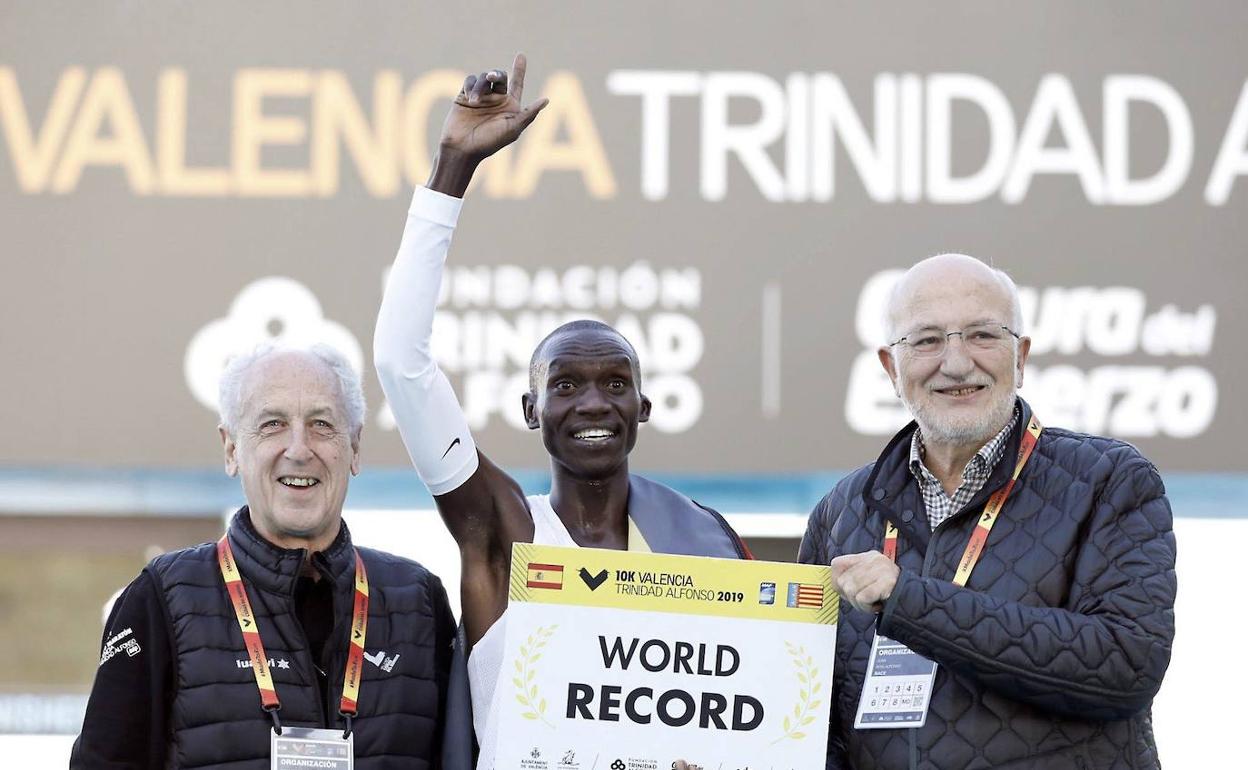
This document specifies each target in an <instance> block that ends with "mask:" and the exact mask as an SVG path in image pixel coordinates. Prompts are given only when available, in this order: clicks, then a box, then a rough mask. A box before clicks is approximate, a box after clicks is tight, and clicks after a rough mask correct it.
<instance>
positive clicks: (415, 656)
mask: <svg viewBox="0 0 1248 770" xmlns="http://www.w3.org/2000/svg"><path fill="white" fill-rule="evenodd" d="M229 536H230V543H231V545H232V546H233V549H234V555H235V558H236V560H237V562H238V568H239V572H241V573H242V575H243V582H244V584H245V585H246V587H247V594H248V597H249V598H250V599H251V603H252V605H253V607H254V611H255V614H256V619H257V625H258V626H259V629H260V635H261V639H262V641H263V642H264V648H265V652H266V653H267V654H268V657H269V659H270V661H271V669H272V675H273V681H274V683H275V686H276V688H277V694H278V697H279V698H281V702H282V708H281V711H280V717H281V721H282V724H283V725H298V726H305V727H335V728H341V727H343V719H342V717H340V716H338V715H337V711H338V708H337V704H338V701H339V698H340V697H341V695H342V683H343V670H344V666H345V665H346V657H347V645H348V640H347V636H348V634H349V632H350V614H351V607H352V601H353V598H354V595H355V593H354V591H355V589H354V579H355V558H354V555H353V554H354V552H353V549H352V545H351V536H350V534H349V533H348V531H347V526H346V524H345V522H344V523H343V525H342V529H341V531H340V532H339V534H338V537H337V539H335V540H334V542H333V544H332V545H331V546H330V547H329V548H328V549H326V550H325V551H324V552H323V553H321V554H316V555H315V556H314V561H315V563H316V566H317V569H318V570H319V571H321V573H322V574H323V575H327V576H329V577H330V578H331V579H332V580H333V581H334V617H335V618H336V622H335V624H334V630H333V632H332V633H331V635H330V637H329V639H328V641H327V642H326V645H325V651H326V658H327V662H328V666H327V668H326V673H327V675H328V681H329V691H328V692H321V691H320V687H319V686H318V684H317V675H316V670H315V668H314V667H313V660H312V655H311V653H310V652H309V649H308V641H307V638H306V636H305V635H304V632H303V628H302V626H301V625H300V624H299V621H298V618H297V616H296V614H295V606H294V590H295V583H296V579H297V578H298V575H299V569H300V565H301V564H302V562H303V558H304V551H303V550H286V549H282V548H278V547H276V546H274V545H272V544H271V543H269V542H268V541H266V540H264V539H263V538H261V537H260V535H259V534H258V533H257V532H256V530H255V528H254V527H253V526H252V523H251V518H250V515H249V514H248V511H247V509H246V508H243V509H242V510H240V511H239V512H238V513H237V514H236V515H235V517H234V520H233V521H232V522H231V524H230V528H229ZM359 550H360V554H361V555H362V557H363V559H364V566H365V568H366V569H367V570H368V583H369V608H368V632H367V639H366V643H365V648H364V649H365V654H366V656H368V657H369V660H366V661H365V662H364V677H363V681H362V683H361V685H360V699H359V714H358V716H357V717H356V719H355V720H354V723H353V726H354V732H355V756H356V765H355V766H356V767H357V768H359V769H360V770H382V768H398V767H403V768H425V767H431V766H433V765H434V764H435V762H434V758H435V757H436V756H437V753H438V750H439V748H440V747H439V742H440V739H441V730H440V725H441V722H442V715H443V709H444V705H445V696H446V675H447V669H448V667H449V665H450V652H451V649H450V645H451V640H452V638H453V636H454V621H453V619H452V616H451V612H450V609H449V607H448V605H447V600H446V591H445V590H444V589H443V588H442V583H441V581H440V580H438V578H437V576H435V575H433V574H431V573H430V572H428V571H426V570H425V569H424V568H423V567H421V566H420V565H419V564H417V563H415V562H413V561H410V560H408V559H402V558H399V557H397V556H393V555H390V554H387V553H383V552H380V551H374V550H372V549H368V548H361V549H359ZM148 571H149V572H150V573H151V574H152V575H153V576H154V577H155V578H156V580H157V583H158V585H159V586H160V590H161V592H162V594H163V596H164V600H165V602H166V604H167V607H168V611H169V619H170V623H171V628H170V629H169V631H170V633H169V638H170V646H171V647H172V650H173V655H174V665H175V667H176V681H177V689H176V692H175V693H174V700H173V713H172V719H171V725H172V735H171V741H172V745H171V747H170V757H171V760H172V764H173V766H174V767H178V768H210V767H226V766H228V767H229V768H230V770H243V768H256V770H267V768H268V767H269V759H268V755H269V733H270V730H271V724H272V723H271V721H270V719H269V716H268V715H267V714H266V713H264V712H263V711H262V710H261V709H260V693H259V691H258V690H257V688H256V680H255V677H254V676H253V674H252V672H251V669H250V668H248V667H247V662H248V661H247V652H246V649H245V648H244V646H243V638H242V633H241V632H240V631H239V629H238V621H237V619H236V618H235V616H234V611H233V608H232V606H231V604H230V601H229V598H228V596H227V594H226V591H225V585H224V582H223V580H222V577H221V571H220V568H219V566H218V564H217V553H216V544H215V543H205V544H203V545H198V546H195V547H193V548H188V549H186V550H183V551H177V552H174V553H169V554H165V555H163V556H160V557H158V558H157V559H156V560H155V561H153V562H152V564H151V565H150V567H149V568H148ZM379 654H380V656H381V657H377V656H378V655H379ZM374 658H376V660H377V661H378V662H377V663H374V662H372V659H374ZM326 704H329V707H328V708H327V707H326ZM327 713H328V714H332V715H333V718H332V720H330V721H329V723H328V724H327V723H326V720H327Z"/></svg>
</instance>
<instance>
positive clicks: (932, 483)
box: [800, 254, 1175, 769]
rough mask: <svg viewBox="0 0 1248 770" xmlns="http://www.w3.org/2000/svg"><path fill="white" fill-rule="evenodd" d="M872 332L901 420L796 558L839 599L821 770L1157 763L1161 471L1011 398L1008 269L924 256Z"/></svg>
mask: <svg viewBox="0 0 1248 770" xmlns="http://www.w3.org/2000/svg"><path fill="white" fill-rule="evenodd" d="M885 325H886V327H887V329H888V339H887V344H885V345H884V346H882V347H881V348H880V349H879V358H880V363H881V364H882V365H883V367H884V370H885V371H886V372H887V373H888V376H889V379H890V380H891V381H892V383H893V388H894V390H895V392H896V394H897V396H898V397H899V398H900V399H901V400H902V403H903V404H904V405H905V406H906V408H907V409H908V410H909V412H910V414H911V415H912V416H913V417H914V422H911V423H910V424H909V425H907V426H906V427H905V428H903V429H902V431H901V432H900V433H898V434H897V435H896V436H895V437H894V438H893V439H892V441H890V442H889V443H888V445H887V446H886V447H885V449H884V451H883V453H882V454H881V455H880V457H879V458H878V459H877V460H876V461H875V462H873V463H870V464H869V465H866V466H864V467H862V468H860V469H858V470H857V471H854V472H852V473H851V474H849V475H848V476H847V477H845V478H844V479H842V480H841V481H840V482H839V483H838V484H837V485H836V487H835V488H834V489H833V490H832V491H831V492H830V493H829V494H828V495H827V497H825V498H824V499H823V500H822V501H821V502H820V503H819V504H818V506H816V508H815V510H814V512H813V513H812V514H811V517H810V522H809V525H808V527H807V530H806V536H805V538H804V539H803V541H802V547H801V553H800V558H801V561H803V562H807V563H819V564H831V566H832V570H833V575H834V579H835V581H836V585H837V590H838V591H839V592H840V593H841V595H842V596H843V597H844V598H845V600H846V601H845V603H844V604H842V607H843V614H842V616H841V620H840V625H839V628H838V632H837V653H836V668H835V674H834V677H835V682H834V687H833V695H832V697H833V704H832V716H831V725H830V731H829V736H830V737H829V747H828V767H829V768H842V767H853V768H859V769H863V768H876V767H879V768H901V767H911V768H918V767H924V768H1005V767H1009V768H1031V767H1035V768H1066V767H1077V768H1118V767H1122V768H1144V767H1157V766H1158V761H1157V751H1156V747H1155V745H1154V742H1153V733H1152V726H1151V714H1150V706H1151V703H1152V699H1153V696H1154V695H1155V694H1156V693H1157V690H1158V688H1159V687H1160V686H1161V681H1162V677H1163V675H1164V674H1165V670H1166V667H1167V665H1168V663H1169V660H1170V649H1171V643H1172V640H1173V637H1174V597H1175V575H1174V560H1175V544H1174V535H1173V532H1172V529H1171V526H1172V521H1171V512H1170V505H1169V503H1168V502H1167V500H1166V497H1165V489H1164V487H1163V486H1162V482H1161V478H1160V476H1159V475H1158V473H1157V469H1156V468H1155V467H1153V465H1152V463H1150V462H1149V461H1148V460H1146V459H1145V458H1144V457H1143V456H1141V455H1140V453H1139V452H1138V451H1137V450H1136V449H1135V448H1134V447H1132V446H1130V445H1129V444H1125V443H1123V442H1121V441H1116V440H1113V439H1109V438H1104V437H1101V436H1091V435H1087V434H1081V433H1074V432H1072V431H1068V430H1064V429H1061V428H1053V427H1045V426H1042V425H1041V424H1040V420H1039V418H1038V417H1037V415H1035V414H1034V413H1033V412H1032V410H1031V407H1030V406H1029V405H1028V404H1027V403H1026V402H1025V401H1023V400H1022V399H1021V398H1018V396H1017V395H1016V390H1017V388H1019V387H1021V386H1022V383H1023V371H1024V367H1025V365H1026V363H1027V355H1028V352H1029V351H1030V347H1031V341H1030V339H1028V338H1027V337H1026V336H1025V334H1024V331H1023V329H1022V320H1021V312H1020V310H1019V303H1018V292H1017V290H1016V289H1015V287H1014V283H1013V281H1011V280H1010V278H1009V277H1008V276H1007V275H1006V274H1005V273H1003V272H1001V271H999V270H993V269H992V268H990V267H988V266H987V265H985V264H983V263H982V262H980V261H979V260H976V259H974V258H972V257H968V256H965V255H960V254H943V255H940V256H936V257H932V258H930V259H926V260H923V261H922V262H919V263H918V264H916V265H915V266H914V267H912V268H911V269H910V270H909V271H908V272H907V273H906V274H905V275H904V276H902V278H901V279H900V280H899V281H898V283H897V285H896V287H895V288H894V290H893V292H892V294H891V296H890V298H889V303H888V308H887V319H886V324H885Z"/></svg>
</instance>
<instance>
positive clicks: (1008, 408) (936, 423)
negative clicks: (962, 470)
mask: <svg viewBox="0 0 1248 770" xmlns="http://www.w3.org/2000/svg"><path fill="white" fill-rule="evenodd" d="M993 389H994V390H996V387H994V388H993ZM1015 394H1016V391H1015V389H1014V388H1013V387H1009V388H1004V389H1001V390H999V391H998V392H997V394H996V395H995V396H994V397H993V400H992V403H991V404H989V408H988V409H987V410H985V411H983V412H980V413H978V414H975V415H972V416H970V417H969V418H967V419H962V420H956V419H949V418H948V417H945V416H944V415H940V414H936V413H935V412H936V410H933V409H929V408H927V406H926V404H924V405H920V404H915V403H912V402H910V401H909V400H908V399H907V398H906V397H905V396H902V399H901V402H902V404H904V405H905V407H906V409H907V410H908V411H909V412H910V414H911V415H913V416H914V419H915V420H916V421H918V423H919V430H921V431H922V432H923V441H924V442H925V443H927V442H930V443H937V444H946V445H952V446H971V445H972V444H973V445H974V446H975V448H976V449H978V448H979V447H981V446H983V445H984V444H986V443H988V441H989V440H990V439H991V438H992V437H993V436H995V435H997V433H998V432H999V431H1000V430H1001V428H1002V427H1004V426H1005V424H1006V422H1007V421H1009V419H1010V415H1011V414H1012V413H1013V411H1014V399H1015Z"/></svg>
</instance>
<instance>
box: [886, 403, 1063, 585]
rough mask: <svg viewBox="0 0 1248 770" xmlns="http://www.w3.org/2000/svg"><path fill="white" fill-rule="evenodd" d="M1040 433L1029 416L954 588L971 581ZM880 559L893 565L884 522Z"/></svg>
mask: <svg viewBox="0 0 1248 770" xmlns="http://www.w3.org/2000/svg"><path fill="white" fill-rule="evenodd" d="M1043 430H1044V428H1043V427H1041V425H1040V421H1039V420H1037V419H1036V418H1035V416H1034V415H1033V416H1032V417H1031V419H1030V420H1029V421H1028V422H1027V430H1026V431H1025V432H1024V433H1023V439H1022V443H1021V444H1020V445H1019V447H1018V462H1017V463H1015V464H1014V475H1013V476H1011V477H1010V480H1009V481H1008V482H1007V483H1006V484H1005V486H1003V487H1001V488H1000V489H998V490H997V491H996V492H994V493H993V494H992V497H990V498H988V504H987V505H985V506H984V512H983V513H981V514H980V515H979V522H978V523H977V524H976V525H975V531H974V532H972V533H971V541H970V542H969V543H967V544H966V550H965V551H963V552H962V558H961V560H959V561H958V570H957V572H956V573H954V576H953V582H954V583H955V584H957V585H960V586H965V585H966V581H968V580H970V579H971V570H973V569H975V565H976V564H978V563H979V557H981V556H983V555H984V548H985V547H986V546H987V544H988V533H989V532H991V531H992V526H993V525H994V524H996V523H997V518H998V517H999V514H1000V513H1001V509H1002V508H1003V507H1004V506H1005V501H1006V498H1008V497H1009V496H1010V492H1012V491H1013V490H1014V482H1016V481H1018V477H1019V476H1020V475H1021V474H1022V472H1023V466H1025V465H1026V464H1027V461H1028V460H1029V459H1031V452H1032V450H1033V449H1035V448H1036V441H1037V440H1039V438H1040V432H1041V431H1043ZM884 555H885V556H887V557H888V558H890V559H892V560H893V561H894V562H896V561H897V527H896V526H895V525H894V524H893V522H891V521H887V520H886V521H885V522H884Z"/></svg>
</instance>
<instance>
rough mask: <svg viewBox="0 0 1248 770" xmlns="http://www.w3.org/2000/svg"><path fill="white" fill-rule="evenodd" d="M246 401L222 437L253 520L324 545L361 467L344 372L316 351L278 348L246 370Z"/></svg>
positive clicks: (289, 538) (267, 532)
mask: <svg viewBox="0 0 1248 770" xmlns="http://www.w3.org/2000/svg"><path fill="white" fill-rule="evenodd" d="M240 402H241V404H240V405H241V409H240V414H239V418H238V424H237V425H235V426H234V427H233V431H232V433H233V435H231V431H228V430H226V429H225V428H224V427H223V428H222V430H221V438H222V441H223V443H224V446H225V468H226V472H227V473H229V474H230V475H231V476H239V477H241V480H242V484H243V494H244V495H245V496H246V498H247V505H248V507H249V509H250V511H251V520H252V523H253V524H254V525H255V527H256V529H257V531H259V532H260V534H261V535H263V536H264V537H265V538H266V539H267V540H269V541H270V542H272V543H273V544H274V545H278V546H281V547H283V548H309V549H311V550H322V549H324V548H325V547H326V546H328V545H329V543H330V542H332V541H333V539H334V537H335V536H336V535H337V534H338V529H339V525H340V522H341V520H342V504H343V501H344V500H345V499H346V495H347V482H348V480H349V479H350V477H351V476H352V475H354V474H357V473H359V470H360V466H359V463H360V453H359V449H360V446H359V434H358V433H356V434H355V435H352V433H351V430H350V428H349V426H348V422H349V420H348V417H347V410H346V407H345V405H344V404H343V398H342V393H341V388H340V387H339V384H338V380H337V378H336V377H335V375H334V373H333V372H332V371H331V370H330V368H329V367H328V366H327V365H326V364H325V363H324V362H323V361H321V360H320V359H319V358H317V357H316V356H315V355H313V354H311V353H303V352H281V353H274V354H271V355H268V356H266V357H264V358H262V359H260V360H259V361H257V362H256V363H255V364H253V365H252V366H251V368H250V370H249V371H248V372H247V373H246V375H245V378H244V382H243V385H242V392H241V394H240Z"/></svg>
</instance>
